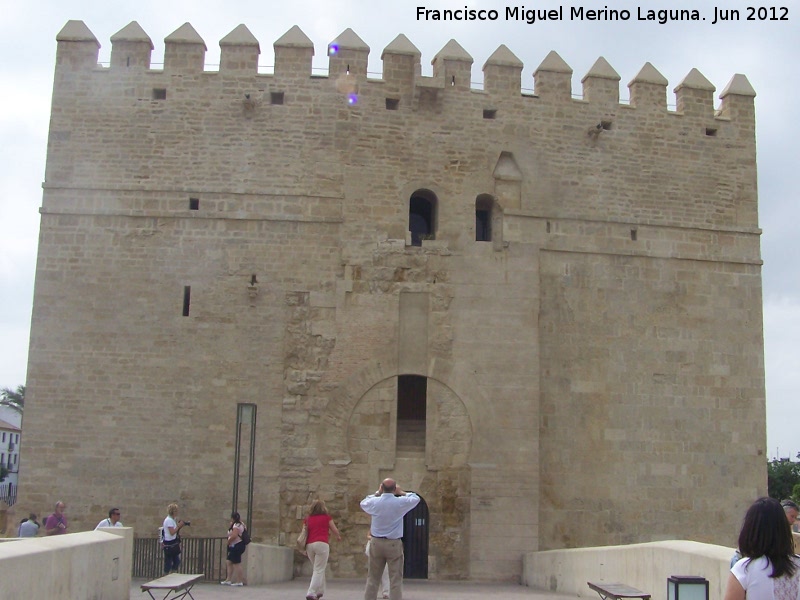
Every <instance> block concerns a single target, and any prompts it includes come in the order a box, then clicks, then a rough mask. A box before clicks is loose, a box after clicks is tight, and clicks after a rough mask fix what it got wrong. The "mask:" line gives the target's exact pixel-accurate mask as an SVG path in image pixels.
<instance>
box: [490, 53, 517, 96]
mask: <svg viewBox="0 0 800 600" xmlns="http://www.w3.org/2000/svg"><path fill="white" fill-rule="evenodd" d="M523 66H524V65H523V63H522V61H521V60H520V59H519V58H517V56H516V55H515V54H514V53H513V52H511V50H509V49H508V47H507V46H506V45H505V44H501V45H500V46H498V48H497V50H495V51H494V52H493V53H492V55H491V56H490V57H489V58H488V59H486V63H485V64H484V65H483V89H484V90H486V91H487V92H490V93H497V94H511V95H513V96H516V95H517V94H519V90H520V86H521V85H522V68H523Z"/></svg>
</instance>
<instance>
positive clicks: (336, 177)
mask: <svg viewBox="0 0 800 600" xmlns="http://www.w3.org/2000/svg"><path fill="white" fill-rule="evenodd" d="M57 40H58V50H57V63H56V72H55V83H54V88H53V105H52V117H51V124H50V136H49V142H48V154H47V170H46V176H45V182H44V194H43V202H42V208H41V215H42V217H41V219H42V220H41V239H40V246H39V258H38V265H37V272H36V288H35V298H34V308H33V322H32V333H31V346H30V364H29V372H28V381H27V384H28V388H27V395H28V398H27V399H28V402H27V403H26V414H25V416H26V421H25V433H26V440H25V448H24V453H23V455H22V462H23V467H24V468H23V472H24V477H23V479H22V481H21V492H22V498H21V500H20V502H21V503H22V504H21V506H23V507H26V508H24V510H28V508H27V507H28V506H30V508H31V510H33V509H38V510H40V511H41V510H44V507H46V506H49V505H50V504H51V503H52V502H53V501H54V500H55V499H56V497H58V498H63V499H64V500H66V501H67V502H68V503H69V506H70V514H71V517H72V520H73V523H74V526H75V527H76V528H80V527H81V526H83V527H86V528H88V527H90V526H91V524H92V523H94V522H96V521H97V518H98V517H97V515H102V514H103V511H104V510H106V507H107V506H109V505H110V504H114V505H117V506H122V507H124V509H125V513H124V514H125V517H126V518H125V523H126V525H133V526H134V527H135V528H136V531H137V535H142V536H149V535H154V532H155V528H156V527H157V526H158V525H159V524H160V522H161V520H162V519H163V516H164V514H165V510H166V505H167V504H168V503H169V502H171V501H177V502H179V503H180V505H181V510H182V513H181V514H183V515H186V516H188V517H190V518H191V520H192V533H194V534H196V535H221V534H222V531H223V529H224V527H225V523H226V522H225V517H226V516H227V513H228V512H229V511H230V510H231V508H232V506H233V507H235V508H236V509H237V510H239V511H240V512H242V514H243V515H247V519H249V520H250V521H251V523H252V525H251V527H252V532H253V536H254V538H255V539H256V541H262V542H265V543H273V544H290V543H291V541H292V539H293V537H294V535H296V533H297V531H299V528H300V522H299V520H298V519H299V518H300V517H301V516H302V514H303V510H304V507H305V506H306V505H307V503H308V501H309V499H311V498H313V497H315V496H317V495H321V496H322V497H323V498H325V500H326V501H327V503H328V506H329V508H331V510H332V512H333V513H334V515H335V518H336V520H337V524H338V525H339V527H340V529H342V531H343V532H344V533H345V542H344V544H343V545H342V546H340V547H339V548H338V550H337V551H336V552H335V553H333V554H332V559H331V568H332V570H333V572H334V573H335V574H336V575H337V576H355V575H363V573H364V570H365V560H364V556H363V542H364V540H365V536H366V532H367V526H368V522H367V518H366V516H365V515H364V514H363V513H362V512H361V511H360V510H359V507H358V502H359V500H360V499H361V498H362V497H363V496H364V495H365V494H366V493H368V492H370V491H372V490H374V489H375V488H376V486H377V484H378V482H379V481H380V479H382V478H383V477H386V476H390V475H391V476H393V477H395V478H396V479H397V480H398V481H399V483H400V485H401V486H402V487H403V488H405V489H412V490H415V491H418V492H419V493H420V495H421V496H422V497H423V498H424V500H425V502H424V509H425V512H424V513H420V514H419V515H418V517H417V518H416V519H415V521H414V523H409V524H408V526H407V534H408V536H409V537H413V538H414V539H415V540H416V541H417V542H419V544H418V547H415V550H414V552H415V553H416V555H415V556H414V557H413V559H414V560H416V561H418V563H419V564H418V567H415V568H418V569H419V571H418V573H417V575H418V576H427V577H430V578H440V579H444V578H471V579H514V578H516V577H518V576H519V574H520V570H521V556H522V554H523V553H524V552H528V551H532V550H537V549H549V548H562V547H575V546H585V545H603V544H620V543H629V542H641V541H649V540H655V539H665V538H689V539H695V540H699V541H706V542H718V543H731V542H732V539H731V536H732V534H731V533H730V532H732V531H734V530H735V528H736V526H737V524H738V523H737V519H738V517H737V516H736V515H738V514H739V511H738V510H737V508H739V507H741V508H743V507H744V505H745V504H746V503H747V502H748V501H749V500H750V499H751V498H753V497H754V496H756V495H758V494H763V493H764V491H765V487H766V478H765V456H764V450H765V444H766V435H765V400H764V364H763V340H762V313H761V260H760V248H759V239H760V238H759V236H760V230H759V227H758V220H757V216H758V210H757V209H758V204H757V190H756V160H755V157H756V149H755V116H754V97H755V93H754V91H753V89H752V88H751V86H750V84H749V83H748V81H747V79H746V78H745V77H744V76H742V75H735V76H734V77H733V79H732V80H731V81H730V83H729V84H728V86H727V87H726V88H725V89H724V91H723V92H722V94H721V96H720V98H721V102H720V104H719V106H718V108H717V109H716V110H715V107H714V91H715V88H714V86H713V85H712V84H711V83H710V82H709V81H708V80H707V79H706V78H705V77H704V76H703V75H702V74H701V73H699V72H698V71H696V70H694V69H693V70H691V71H690V72H689V74H688V75H687V76H686V78H685V79H684V80H683V81H682V82H681V83H679V84H678V85H677V87H676V88H675V90H674V91H675V94H676V99H677V110H670V109H668V107H667V81H666V79H665V78H664V77H663V76H662V75H661V74H660V73H659V72H658V71H657V70H656V68H655V67H654V66H653V65H651V64H649V63H647V64H645V65H644V67H643V68H642V69H641V71H640V72H639V73H638V74H637V75H636V76H635V77H634V78H633V79H632V80H631V82H630V83H629V84H628V87H629V90H630V103H628V104H621V103H620V100H619V97H620V94H619V81H620V76H619V75H618V74H617V72H616V71H615V70H614V68H613V67H611V65H609V64H608V62H606V61H605V60H604V59H603V58H599V59H598V60H597V62H596V63H595V64H594V65H593V66H591V68H590V69H589V71H588V73H587V74H586V75H585V76H584V77H583V79H582V82H583V95H582V99H575V98H573V96H572V89H571V80H572V73H573V71H572V68H571V67H570V66H569V65H567V64H566V63H565V62H564V61H563V60H562V59H561V57H559V56H558V55H557V54H556V53H555V52H551V53H550V54H549V55H547V56H546V57H545V59H544V60H543V61H542V62H541V64H540V65H539V66H538V68H536V70H535V71H534V73H533V79H534V86H535V93H534V94H523V93H521V92H520V90H521V87H522V79H521V78H522V71H523V63H522V61H520V60H519V59H518V58H517V57H516V56H515V55H514V54H513V53H512V52H511V51H510V50H509V49H508V48H506V47H505V46H500V47H499V48H498V49H497V51H496V52H495V53H494V54H492V56H491V57H490V58H489V59H488V60H487V61H486V64H485V65H484V66H483V72H484V82H485V84H484V89H482V90H475V89H472V88H471V85H470V78H471V73H472V63H473V60H472V57H471V56H470V55H469V53H468V52H467V51H466V50H465V49H464V48H463V47H461V46H460V45H459V44H458V43H457V42H456V41H455V40H451V41H450V42H448V43H447V44H446V45H445V46H444V47H443V48H442V50H441V51H440V52H439V53H437V54H436V56H435V57H434V58H433V61H432V62H433V76H430V77H425V76H421V75H420V72H421V70H420V60H421V56H420V52H419V50H417V48H416V47H415V46H414V44H413V43H412V42H411V41H410V40H409V39H408V38H406V37H405V36H403V35H399V36H398V37H397V38H396V39H395V40H393V41H392V42H391V43H389V45H388V46H386V48H385V49H384V50H383V53H382V60H383V73H382V77H381V78H372V77H371V76H370V75H369V74H368V73H367V59H368V55H369V52H370V48H369V47H368V46H367V45H366V44H365V43H364V42H363V40H361V39H360V38H359V36H358V35H357V34H356V33H355V32H353V31H351V30H349V29H348V30H346V31H344V32H343V33H342V34H341V35H340V36H339V37H338V38H337V39H336V40H334V41H333V42H331V43H330V44H329V46H328V55H329V72H328V75H327V76H325V77H320V76H316V75H312V73H311V60H312V56H313V55H314V44H313V43H312V41H311V40H310V39H308V37H307V36H306V35H305V34H304V33H303V32H302V31H301V30H300V29H299V28H297V27H294V28H292V29H290V30H289V31H288V32H287V33H286V34H285V35H284V36H283V37H281V38H280V39H279V40H278V41H276V42H275V44H274V46H275V65H274V72H273V73H271V74H264V73H261V72H259V67H258V58H259V54H260V45H259V42H258V40H257V39H256V38H255V37H254V36H253V35H252V33H251V32H250V31H249V30H248V29H247V27H245V26H244V25H240V26H239V27H237V28H236V29H234V30H233V31H232V32H231V33H230V34H229V35H228V36H226V37H225V38H223V39H222V40H221V41H220V42H219V43H220V46H221V64H220V66H219V70H218V71H213V72H212V71H205V70H204V67H203V63H204V56H205V51H206V44H205V42H204V40H203V39H202V37H201V36H200V35H199V34H198V33H197V32H196V31H195V30H194V28H193V27H192V26H191V25H190V24H188V23H187V24H185V25H183V26H182V27H180V28H179V29H178V30H176V31H175V32H174V33H173V34H171V35H169V36H168V37H167V38H166V39H165V55H164V64H163V68H154V67H153V66H152V65H151V52H152V49H153V44H152V42H151V40H150V38H149V36H148V35H147V34H146V33H145V32H144V31H143V30H142V28H141V27H140V26H139V25H138V24H137V23H135V22H134V23H131V24H130V25H128V26H127V27H125V28H124V29H122V30H121V31H120V32H119V33H117V34H115V35H114V36H113V37H112V38H111V41H112V52H111V64H110V66H108V67H102V66H98V64H97V57H98V48H99V43H98V41H97V39H96V38H95V36H94V35H93V34H92V33H91V31H90V30H89V29H88V28H87V27H86V25H84V24H83V22H80V21H71V22H69V23H68V24H67V25H66V26H65V27H64V29H63V30H62V31H61V33H59V35H58V37H57ZM408 529H411V531H409V530H408ZM415 564H416V563H415Z"/></svg>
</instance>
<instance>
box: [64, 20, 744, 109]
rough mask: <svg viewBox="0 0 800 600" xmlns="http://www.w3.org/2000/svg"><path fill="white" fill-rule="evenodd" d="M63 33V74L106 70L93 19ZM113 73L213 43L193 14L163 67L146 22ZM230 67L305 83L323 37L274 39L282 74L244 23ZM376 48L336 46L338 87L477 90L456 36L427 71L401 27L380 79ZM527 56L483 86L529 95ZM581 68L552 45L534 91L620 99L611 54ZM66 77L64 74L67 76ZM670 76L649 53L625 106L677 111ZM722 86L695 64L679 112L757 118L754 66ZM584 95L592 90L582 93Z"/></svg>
mask: <svg viewBox="0 0 800 600" xmlns="http://www.w3.org/2000/svg"><path fill="white" fill-rule="evenodd" d="M56 40H57V42H58V51H57V73H58V72H68V71H79V70H98V65H97V60H98V55H99V48H100V43H99V42H98V40H97V38H96V37H95V35H94V34H93V33H92V32H91V30H90V29H89V28H88V27H87V26H86V24H85V23H84V22H83V21H69V22H68V23H67V24H66V25H65V26H64V28H63V29H62V30H61V31H60V32H59V34H58V35H57V37H56ZM111 45H112V46H111V62H110V66H109V68H108V69H103V70H108V71H110V72H112V73H126V74H130V73H137V72H150V73H158V72H163V73H165V74H168V75H182V76H188V75H192V74H195V75H196V74H200V73H204V74H205V75H213V72H209V71H204V60H205V53H206V51H207V46H206V43H205V41H204V40H203V38H202V37H201V36H200V35H199V34H198V33H197V31H196V30H195V29H194V28H193V27H192V25H191V24H189V23H185V24H183V25H182V26H181V27H179V28H178V29H176V30H175V31H174V32H173V33H171V34H170V35H168V36H167V37H166V38H165V39H164V45H165V52H164V62H163V69H152V68H151V65H152V64H153V63H152V62H151V60H152V51H153V48H154V46H153V42H152V40H151V39H150V37H149V36H148V35H147V33H146V32H145V31H144V30H143V29H142V28H141V27H140V26H139V24H138V23H137V22H136V21H133V22H131V23H130V24H128V25H127V26H125V27H124V28H123V29H121V30H120V31H119V32H117V33H116V34H114V35H112V36H111ZM219 46H220V64H219V71H218V72H217V73H218V74H219V75H220V76H224V77H228V76H235V77H241V78H244V77H252V78H254V80H255V79H256V78H258V79H259V80H263V78H269V79H271V80H272V81H273V82H274V83H275V84H276V85H277V86H291V85H302V84H303V82H304V81H308V80H311V79H312V77H313V78H315V79H319V76H312V58H313V56H314V43H313V42H312V41H311V40H310V39H309V38H308V36H306V34H305V33H303V31H302V30H301V29H300V28H299V27H297V26H294V27H292V28H291V29H290V30H289V31H287V32H286V33H285V34H284V35H283V36H281V37H280V38H279V39H278V40H276V41H275V42H274V44H273V47H274V53H275V64H274V71H273V74H272V75H264V74H259V72H258V58H259V55H260V53H261V48H260V44H259V42H258V40H257V39H256V38H255V36H254V35H253V34H252V33H251V32H250V30H249V29H248V28H247V27H246V26H245V25H244V24H242V25H239V26H237V27H236V28H235V29H234V30H233V31H231V32H230V33H229V34H228V35H226V36H225V37H224V38H222V39H221V40H220V41H219ZM369 53H370V47H369V46H368V45H367V44H366V43H365V42H364V41H363V40H362V39H361V38H360V37H359V36H358V35H357V34H356V33H355V32H354V31H353V30H352V29H346V30H345V31H343V32H342V33H341V34H340V35H339V36H338V37H337V38H336V39H334V40H332V41H331V42H330V43H329V44H328V45H327V54H328V77H327V79H328V80H329V81H330V82H331V85H332V86H335V89H336V90H337V91H338V92H341V93H344V94H345V95H347V94H355V93H357V92H360V91H361V90H362V89H363V86H364V85H366V84H368V83H369V84H373V83H374V84H380V85H382V86H383V87H382V90H383V91H384V92H385V93H386V94H387V97H389V95H393V96H395V97H398V99H399V97H400V96H405V97H407V98H414V99H416V100H419V98H420V96H423V97H425V98H428V99H429V100H430V99H432V101H433V102H436V101H438V97H439V96H440V95H444V94H454V93H469V92H476V91H478V90H474V89H472V88H471V84H470V82H471V80H472V67H473V62H474V61H473V58H472V56H470V54H469V53H468V52H467V51H466V50H465V49H464V48H463V47H462V46H461V45H460V44H459V43H458V42H457V41H456V40H450V41H449V42H447V44H445V46H444V47H443V48H442V49H441V50H440V51H439V52H438V53H437V54H436V55H435V56H434V57H433V59H432V61H431V64H432V65H433V75H432V76H423V75H421V57H422V54H421V52H420V51H419V50H418V49H417V47H416V46H415V45H414V44H413V43H412V42H411V41H410V40H409V39H408V38H407V37H406V36H405V35H403V34H400V35H398V36H397V37H396V38H395V39H394V40H393V41H391V42H390V43H389V44H388V45H387V46H386V47H385V48H384V49H383V51H382V53H381V60H382V62H383V72H382V77H381V78H380V79H373V78H368V74H367V63H368V59H369ZM523 69H524V63H523V61H522V60H520V59H519V58H518V57H517V56H516V55H514V53H513V52H511V50H509V49H508V48H507V47H506V46H505V45H500V46H499V47H498V48H497V50H496V51H495V52H494V53H493V54H492V55H491V56H490V57H489V58H488V59H487V60H486V62H485V64H484V65H483V67H482V70H483V74H484V86H483V90H480V92H481V93H483V94H485V95H487V96H488V97H489V98H490V99H491V101H493V102H498V101H502V100H503V99H506V98H519V97H520V95H521V90H522V89H523V88H524V87H525V86H523V82H522V71H523ZM572 75H573V70H572V68H571V67H570V66H569V65H568V64H567V63H566V62H565V61H564V60H563V59H562V58H561V57H560V56H559V55H558V54H557V53H556V52H555V51H552V52H550V53H549V54H548V55H547V56H546V57H545V58H544V60H542V62H541V63H540V64H539V65H538V66H537V67H536V69H535V70H534V72H533V80H534V93H533V97H534V98H536V99H537V100H538V101H539V102H540V103H545V104H551V103H570V102H588V103H591V104H595V105H598V106H603V107H606V108H610V107H613V106H614V105H618V104H619V103H620V91H619V82H620V80H621V77H620V75H619V74H618V73H617V72H616V71H615V70H614V68H613V67H612V66H611V65H610V64H609V63H608V62H607V61H606V60H605V59H604V58H603V57H602V56H601V57H599V58H598V59H597V61H596V62H595V63H594V64H593V65H592V66H591V68H590V69H589V71H588V72H587V73H586V74H585V75H584V76H583V78H582V79H581V84H582V89H581V90H580V91H579V92H580V93H579V94H578V93H577V92H578V91H576V90H573V89H572ZM57 81H58V78H57ZM667 86H668V81H667V79H666V78H665V77H664V76H663V75H662V74H661V73H659V72H658V70H657V69H656V68H655V67H654V66H653V65H652V64H650V63H649V62H647V63H645V64H644V66H643V67H642V68H641V70H640V71H639V72H638V73H637V74H636V75H635V76H634V77H633V79H631V81H630V82H629V83H628V85H627V87H628V89H629V97H630V102H629V104H626V105H625V106H630V107H632V108H635V109H640V110H643V111H652V112H662V113H666V112H669V111H668V100H667ZM715 90H716V88H715V87H714V85H713V84H712V83H711V82H709V81H708V79H706V78H705V76H703V74H702V73H700V71H698V70H697V69H694V68H693V69H691V70H690V71H689V73H688V74H687V75H686V77H685V78H684V79H683V80H682V81H681V82H680V83H679V84H678V85H677V86H676V87H675V88H674V90H673V91H674V93H675V99H676V103H675V104H676V105H677V111H676V112H677V113H678V114H684V115H687V116H696V117H701V118H706V119H707V118H712V117H714V116H716V117H721V118H723V119H726V120H730V119H744V120H745V122H747V121H750V122H752V120H753V108H752V107H753V98H754V97H755V95H756V93H755V91H754V90H753V88H752V86H751V85H750V83H749V82H748V80H747V78H746V77H745V76H744V75H741V74H736V75H734V76H733V78H732V79H731V80H730V81H729V83H728V84H727V85H726V86H725V88H724V90H723V92H722V94H721V95H720V100H721V102H720V105H719V107H718V109H716V110H715V107H714V92H715ZM574 95H579V96H582V99H581V100H576V99H575V98H574Z"/></svg>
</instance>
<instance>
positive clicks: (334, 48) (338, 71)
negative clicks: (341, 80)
mask: <svg viewBox="0 0 800 600" xmlns="http://www.w3.org/2000/svg"><path fill="white" fill-rule="evenodd" d="M368 60H369V46H367V44H366V43H364V40H362V39H361V38H360V37H358V35H356V32H355V31H353V30H352V29H350V28H347V29H345V30H344V31H343V32H342V33H340V34H339V35H338V36H337V37H336V39H335V40H333V41H332V42H331V43H330V44H328V77H332V78H337V77H340V76H342V75H344V76H347V77H348V78H353V79H354V80H355V81H359V82H361V81H366V79H367V61H368Z"/></svg>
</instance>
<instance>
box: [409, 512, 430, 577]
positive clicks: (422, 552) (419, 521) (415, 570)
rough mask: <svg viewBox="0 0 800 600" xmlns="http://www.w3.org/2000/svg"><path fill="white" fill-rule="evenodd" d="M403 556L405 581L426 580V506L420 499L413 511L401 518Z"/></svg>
mask: <svg viewBox="0 0 800 600" xmlns="http://www.w3.org/2000/svg"><path fill="white" fill-rule="evenodd" d="M403 554H404V555H405V564H404V566H403V577H404V578H406V579H427V578H428V505H427V504H426V503H425V500H424V499H423V498H422V497H420V501H419V504H417V505H416V506H415V507H414V510H412V511H410V512H408V513H406V516H405V517H403Z"/></svg>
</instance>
